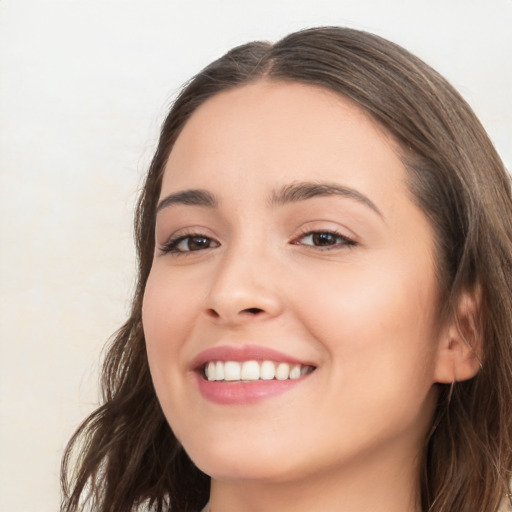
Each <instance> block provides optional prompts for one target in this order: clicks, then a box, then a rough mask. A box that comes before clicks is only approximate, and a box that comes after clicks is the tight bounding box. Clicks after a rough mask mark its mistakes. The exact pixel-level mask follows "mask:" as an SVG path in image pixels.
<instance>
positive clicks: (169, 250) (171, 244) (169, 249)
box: [160, 233, 220, 256]
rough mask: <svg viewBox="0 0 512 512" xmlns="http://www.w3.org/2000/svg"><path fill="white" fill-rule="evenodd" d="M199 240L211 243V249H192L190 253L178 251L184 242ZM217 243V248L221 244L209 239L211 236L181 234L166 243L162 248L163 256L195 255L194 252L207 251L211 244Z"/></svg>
mask: <svg viewBox="0 0 512 512" xmlns="http://www.w3.org/2000/svg"><path fill="white" fill-rule="evenodd" d="M194 238H196V239H198V238H201V239H204V240H208V241H209V245H210V246H209V247H205V248H204V249H200V248H198V249H190V250H188V251H182V250H179V249H178V246H179V245H180V244H181V243H182V242H184V241H185V240H192V239H194ZM212 242H213V243H215V244H216V245H215V247H218V246H219V245H220V244H219V243H218V242H217V241H215V240H214V239H213V238H211V237H209V236H206V235H203V234H202V233H186V234H181V235H179V236H177V237H175V238H171V240H169V241H168V242H166V243H165V244H164V245H163V246H162V247H161V249H160V250H161V251H162V254H173V255H175V256H187V255H188V254H190V253H193V252H200V251H202V250H205V249H211V248H212V247H211V243H212Z"/></svg>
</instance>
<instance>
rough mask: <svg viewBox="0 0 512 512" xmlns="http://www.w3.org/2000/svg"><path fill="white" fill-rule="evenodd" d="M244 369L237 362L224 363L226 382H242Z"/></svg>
mask: <svg viewBox="0 0 512 512" xmlns="http://www.w3.org/2000/svg"><path fill="white" fill-rule="evenodd" d="M241 376H242V368H241V367H240V363H237V362H236V361H226V362H225V363H224V380H240V377H241ZM215 380H220V379H217V365H215Z"/></svg>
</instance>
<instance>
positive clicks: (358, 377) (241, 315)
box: [143, 81, 440, 481]
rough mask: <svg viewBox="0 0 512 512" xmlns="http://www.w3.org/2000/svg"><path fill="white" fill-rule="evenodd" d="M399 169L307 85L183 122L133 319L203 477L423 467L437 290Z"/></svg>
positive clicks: (359, 125)
mask: <svg viewBox="0 0 512 512" xmlns="http://www.w3.org/2000/svg"><path fill="white" fill-rule="evenodd" d="M405 172H406V171H405V169H404V166H403V164H402V162H401V161H400V158H399V157H398V155H397V150H396V146H395V144H394V142H393V140H392V139H391V137H389V136H388V135H387V134H386V133H385V132H384V130H383V129H382V128H380V127H378V126H377V125H376V124H375V123H374V122H373V121H372V120H371V119H370V118H369V117H368V116H367V115H366V114H365V113H364V112H362V111H361V110H360V109H359V108H358V107H356V106H354V105H353V104H352V103H350V102H349V101H348V100H346V99H344V98H343V97H340V96H339V95H336V94H335V93H332V92H330V91H327V90H323V89H321V88H316V87H313V86H306V85H300V84H290V83H287V84H284V83H276V82H265V81H262V82H258V83H254V84H250V85H246V86H243V87H240V88H236V89H233V90H230V91H227V92H223V93H220V94H218V95H217V96H215V97H213V98H212V99H210V100H208V101H207V102H206V103H204V104H203V105H202V106H201V107H200V108H199V109H198V110H197V111H196V112H195V113H194V114H193V115H192V117H191V118H190V120H189V121H188V122H187V124H186V125H185V127H184V129H183V131H182V132H181V134H180V136H179V137H178V139H177V141H176V143H175V145H174V148H173V149H172V152H171V154H170V158H169V160H168V163H167V165H166V169H165V175H164V178H163V184H162V191H161V196H160V204H159V208H158V212H157V222H156V241H157V246H156V250H155V255H154V261H153V267H152V269H151V273H150V276H149V280H148V282H147V287H146V291H145V297H144V306H143V324H144V331H145V336H146V343H147V352H148V357H149V363H150V368H151V374H152V378H153V381H154V385H155V388H156V392H157V395H158V398H159V400H160V402H161V405H162V408H163V411H164V413H165V415H166V417H167V420H168V422H169V424H170V425H171V427H172V429H173V431H174V433H175V435H176V437H177V438H178V439H179V440H180V441H181V443H182V444H183V446H184V448H185V450H186V451H187V453H188V454H189V456H190V457H191V458H192V460H193V461H194V462H195V463H196V464H197V466H198V467H199V468H200V469H202V470H203V471H205V472H206V473H208V474H210V475H212V476H213V477H214V478H218V479H233V480H236V479H243V480H248V479H249V480H250V479H254V480H263V481H270V480H272V481H287V480H289V481H292V480H298V479H302V478H304V477H307V476H308V475H319V474H322V472H330V473H332V472H333V471H345V470H347V469H350V468H354V467H355V466H357V465H359V466H361V465H363V466H364V465H365V464H367V465H370V464H372V463H373V462H374V461H377V460H379V461H383V462H384V464H385V463H386V461H387V462H389V461H390V460H392V461H394V462H395V463H396V462H398V463H401V464H403V463H407V462H408V461H410V460H412V459H413V458H414V457H415V456H416V455H417V454H418V452H419V451H420V449H421V446H422V443H423V439H424V436H425V434H426V432H427V431H428V428H429V423H430V421H431V416H432V411H433V407H434V402H435V392H434V389H433V383H434V372H435V366H436V353H437V352H436V350H437V347H438V340H439V336H440V334H439V333H440V329H439V326H438V321H437V314H436V311H437V309H438V302H439V297H438V295H439V293H438V287H437V282H436V277H435V273H434V257H435V255H434V242H433V235H432V230H431V228H430V225H429V223H428V221H427V220H426V218H425V216H424V215H423V213H422V212H421V211H420V210H419V209H418V207H417V206H416V205H415V204H414V202H413V200H412V198H411V194H410V192H409V191H408V189H407V187H406V185H405V178H406V175H405ZM372 461H373V462H372Z"/></svg>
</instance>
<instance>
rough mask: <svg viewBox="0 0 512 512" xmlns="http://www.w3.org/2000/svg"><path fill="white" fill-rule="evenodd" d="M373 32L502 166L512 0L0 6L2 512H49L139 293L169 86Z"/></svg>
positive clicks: (510, 123) (508, 117) (510, 151)
mask: <svg viewBox="0 0 512 512" xmlns="http://www.w3.org/2000/svg"><path fill="white" fill-rule="evenodd" d="M315 25H348V26H352V27H356V28H362V29H366V30H369V31H374V32H376V33H378V34H380V35H383V36H385V37H388V38H389V39H392V40H394V41H395V42H398V43H400V44H402V45H404V46H405V47H406V48H408V49H409V50H411V51H413V52H414V53H416V54H418V55H419V56H420V57H422V58H423V59H424V60H426V61H427V62H428V63H430V64H431V65H433V66H434V67H435V68H437V69H438V70H439V71H440V72H441V73H442V74H444V75H445V76H446V77H447V78H448V79H449V80H450V81H451V82H452V83H453V84H454V85H455V86H456V87H457V88H458V89H459V90H460V92H461V93H462V94H463V95H464V96H465V97H466V99H467V100H468V101H469V103H470V104H471V105H472V106H473V108H474V109H475V111H476V112H477V114H478V115H479V116H480V118H481V120H482V122H483V123H484V126H485V127H486V128H487V129H488V131H489V133H490V135H491V137H492V139H493V140H494V142H495V144H496V145H497V147H498V150H499V151H500V153H501V155H502V157H503V159H504V160H505V163H506V164H507V166H508V168H509V169H510V168H511V164H512V92H511V91H512V0H460V1H457V0H451V1H450V0H437V1H436V0H428V1H423V0H417V1H415V0H409V1H405V0H404V1H399V0H386V1H382V0H330V1H329V0H302V1H300V0H299V1H297V0H289V1H288V0H287V1H279V0H259V1H257V2H255V1H242V0H239V1H235V0H224V1H222V0H210V1H194V0H190V1H184V0H183V1H177V0H168V1H147V0H146V1H143V0H139V1H127V0H124V1H113V0H110V1H109V0H103V1H91V0H88V1H76V2H75V1H69V0H68V1H44V0H37V1H36V0H34V1H32V2H29V1H23V0H10V1H9V0H0V202H1V203H0V291H1V295H0V312H1V318H0V342H1V353H0V386H1V401H0V443H1V444H0V512H16V511H22V512H24V511H27V512H28V511H31V512H32V511H37V512H46V511H48V512H50V511H56V510H58V503H59V488H58V473H59V462H60V456H61V454H62V450H63V448H64V445H65V443H66V441H67V439H68V438H69V436H70V435H71V433H72V432H73V430H74V428H75V427H76V426H77V424H78V422H79V421H80V420H81V419H82V418H83V417H84V416H85V415H86V414H87V413H88V412H90V411H91V410H92V409H93V407H94V406H95V404H96V403H97V394H98V392H97V387H96V382H97V371H98V366H99V357H100V352H101V349H102V346H103V344H104V342H105V341H106V339H107V338H108V337H109V336H110V335H111V334H112V333H113V332H114V330H115V329H116V328H118V327H119V326H120V325H121V323H122V322H123V321H124V319H125V316H126V312H127V308H128V304H129V297H130V293H131V291H132V287H133V275H134V250H133V246H132V228H131V222H132V210H133V205H134V203H135V199H136V196H137V191H138V189H139V186H140V183H141V179H142V176H143V173H144V170H145V168H146V166H147V164H148V161H149V159H150V158H151V153H152V151H153V149H154V146H155V142H156V138H157V135H158V128H159V123H160V122H161V120H162V117H163V115H164V113H165V111H166V109H167V107H168V105H169V104H170V101H171V99H172V98H173V97H174V95H175V93H176V91H177V90H178V88H179V86H180V85H181V84H182V83H183V82H185V80H187V79H188V78H189V77H190V76H191V75H192V74H194V73H195V72H197V71H198V70H199V69H200V68H201V67H203V66H204V65H206V64H207V63H208V62H210V61H211V60H213V59H214V58H216V57H218V56H219V55H220V54H222V53H223V52H225V51H226V50H227V49H229V48H230V47H232V46H234V45H237V44H240V43H243V42H246V41H248V40H253V39H268V40H276V39H278V38H280V37H282V36H284V35H285V34H287V33H288V32H291V31H293V30H296V29H299V28H305V27H308V26H315Z"/></svg>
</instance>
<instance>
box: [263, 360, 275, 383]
mask: <svg viewBox="0 0 512 512" xmlns="http://www.w3.org/2000/svg"><path fill="white" fill-rule="evenodd" d="M275 375H276V365H275V364H274V363H273V362H272V361H263V363H261V366H260V379H262V380H272V379H273V378H274V377H275Z"/></svg>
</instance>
